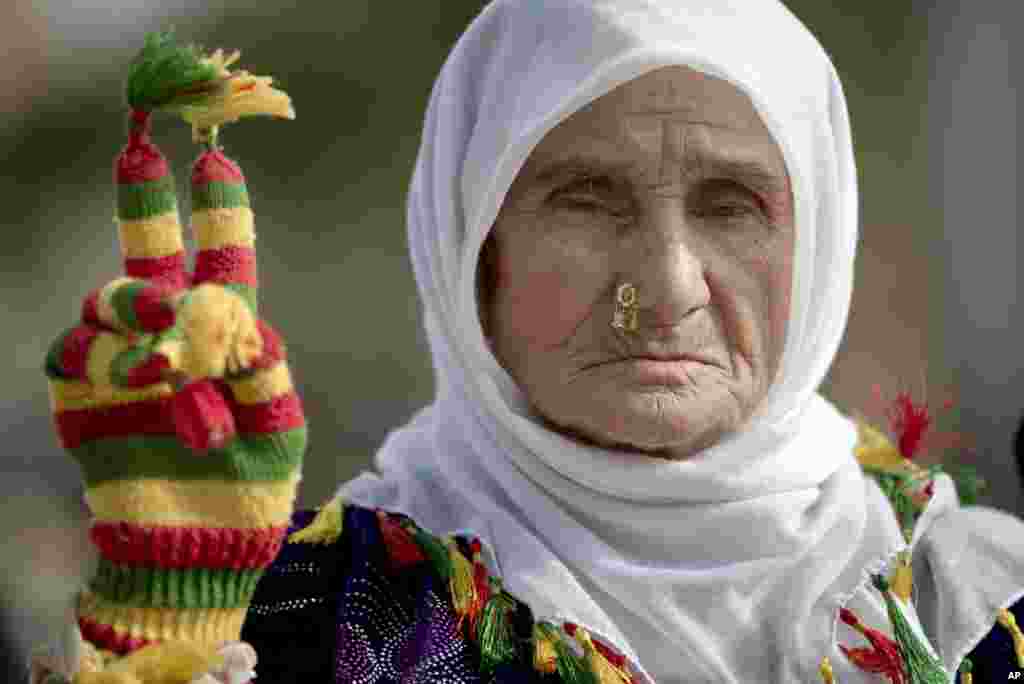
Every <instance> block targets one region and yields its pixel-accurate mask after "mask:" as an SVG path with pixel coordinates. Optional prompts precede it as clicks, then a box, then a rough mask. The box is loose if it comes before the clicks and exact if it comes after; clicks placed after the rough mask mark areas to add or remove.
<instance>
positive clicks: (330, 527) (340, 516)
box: [288, 496, 344, 544]
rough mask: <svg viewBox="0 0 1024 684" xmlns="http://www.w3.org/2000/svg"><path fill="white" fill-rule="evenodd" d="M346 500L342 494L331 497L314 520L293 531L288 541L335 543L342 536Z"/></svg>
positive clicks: (296, 542)
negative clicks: (343, 499) (344, 500)
mask: <svg viewBox="0 0 1024 684" xmlns="http://www.w3.org/2000/svg"><path fill="white" fill-rule="evenodd" d="M343 509H344V502H343V501H342V498H341V497H340V496H337V497H335V498H333V499H331V501H330V502H328V503H327V504H326V505H324V506H322V507H321V508H320V510H319V511H318V512H317V514H316V517H315V518H313V521H312V522H311V523H309V524H308V525H306V526H305V527H303V528H302V529H301V530H298V531H296V532H292V533H291V534H290V535H289V536H288V541H290V542H292V543H293V544H300V543H301V544H333V543H334V542H336V541H337V540H338V538H339V537H340V536H341V533H342V532H343V531H344V530H343V524H344V510H343Z"/></svg>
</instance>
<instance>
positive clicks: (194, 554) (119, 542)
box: [89, 522, 288, 570]
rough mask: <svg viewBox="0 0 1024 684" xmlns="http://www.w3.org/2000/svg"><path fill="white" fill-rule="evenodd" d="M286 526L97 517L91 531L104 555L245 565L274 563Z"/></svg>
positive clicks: (133, 560) (131, 561) (181, 564)
mask: <svg viewBox="0 0 1024 684" xmlns="http://www.w3.org/2000/svg"><path fill="white" fill-rule="evenodd" d="M287 531H288V527H287V525H284V526H279V527H264V528H260V529H235V528H226V527H220V528H217V527H166V526H154V527H149V526H145V525H137V524H134V523H128V522H94V523H93V524H92V528H91V529H90V530H89V536H90V538H91V539H92V541H93V543H94V544H96V546H97V548H99V550H100V553H102V554H103V556H104V557H105V558H107V559H109V560H111V561H114V562H116V563H121V564H124V565H156V566H160V567H163V568H189V567H204V568H232V569H235V570H241V569H243V568H264V567H267V566H268V565H270V563H271V562H272V561H273V560H274V558H275V557H276V556H277V554H278V552H279V551H280V550H281V544H282V543H283V541H284V536H285V534H286V533H287Z"/></svg>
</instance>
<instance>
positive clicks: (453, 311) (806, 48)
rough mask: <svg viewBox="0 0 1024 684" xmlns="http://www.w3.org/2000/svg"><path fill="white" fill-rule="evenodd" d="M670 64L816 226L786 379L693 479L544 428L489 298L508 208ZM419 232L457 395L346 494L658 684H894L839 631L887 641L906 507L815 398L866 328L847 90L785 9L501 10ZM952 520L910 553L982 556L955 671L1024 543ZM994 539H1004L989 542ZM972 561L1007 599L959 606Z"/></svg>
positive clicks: (1022, 574)
mask: <svg viewBox="0 0 1024 684" xmlns="http://www.w3.org/2000/svg"><path fill="white" fill-rule="evenodd" d="M667 65H686V66H690V67H692V68H694V69H697V70H699V71H702V72H705V73H707V74H709V75H712V76H715V77H718V78H722V79H725V80H726V81H728V82H730V83H732V84H733V85H735V86H736V87H737V88H739V89H740V90H741V91H743V92H744V93H746V94H747V95H748V96H749V97H750V99H751V101H752V102H753V104H754V107H755V109H756V111H757V112H758V113H759V114H760V116H761V118H762V119H763V120H764V122H765V124H766V125H767V127H768V130H769V131H770V132H771V133H772V135H773V136H774V138H775V140H776V142H777V143H778V145H779V147H780V149H781V150H782V153H783V157H784V159H785V161H786V165H787V169H788V172H789V176H790V179H791V183H792V189H793V197H794V201H795V214H794V215H795V227H796V242H795V251H796V254H795V260H794V276H793V277H794V282H793V295H792V310H791V317H790V321H789V326H788V332H787V338H786V344H785V348H784V352H783V357H782V363H781V370H780V373H779V376H778V378H777V380H776V382H775V383H774V384H773V386H772V388H771V390H770V392H769V395H768V397H767V398H766V399H765V401H764V402H763V404H762V405H761V407H760V408H759V411H758V413H757V415H756V416H755V419H754V420H752V421H751V422H750V423H749V424H748V425H747V426H746V427H745V428H744V429H743V430H742V431H741V433H739V434H737V435H734V436H732V437H730V438H728V439H726V440H723V441H722V442H720V443H719V444H717V445H715V446H713V447H712V448H710V449H707V450H705V451H704V452H702V453H701V454H698V455H697V456H696V457H694V458H692V459H690V460H687V461H682V462H672V461H665V460H661V459H655V458H650V457H647V456H645V455H643V454H641V453H622V452H615V451H610V450H604V449H599V448H595V447H592V446H587V445H583V444H581V443H579V442H576V441H573V440H572V439H570V438H568V437H566V436H564V435H562V434H559V433H557V432H553V431H551V430H550V429H548V428H547V427H545V426H544V425H543V424H542V423H541V422H540V421H539V420H538V419H537V418H536V417H535V416H533V415H532V413H531V411H530V409H529V408H528V404H527V401H526V399H525V397H524V395H523V393H522V391H521V390H520V388H519V387H518V386H517V385H516V383H515V382H514V381H513V380H512V378H511V377H510V376H509V375H508V373H507V372H506V371H505V370H504V369H503V368H502V367H501V366H499V365H498V363H497V361H496V359H495V358H494V356H493V355H492V354H491V352H490V350H489V348H488V346H487V343H486V340H485V337H484V334H483V330H482V328H481V324H480V319H479V317H478V309H477V302H476V278H475V276H476V270H477V264H478V260H479V252H480V248H481V245H482V244H483V242H484V239H485V238H486V236H487V233H488V231H489V230H490V228H491V226H492V224H493V223H494V220H495V218H496V216H497V214H498V211H499V209H500V207H501V204H502V201H503V199H504V197H505V193H506V192H507V190H508V189H509V186H510V185H511V183H512V181H513V179H514V178H515V176H516V174H517V173H518V172H519V170H520V168H521V167H522V166H523V164H524V162H525V161H526V159H527V157H528V156H529V154H530V152H531V151H532V150H533V148H534V147H535V146H536V145H537V143H538V142H539V141H540V140H541V138H542V137H543V136H544V135H545V134H546V133H547V132H548V131H550V130H551V129H552V128H554V127H555V126H556V125H557V124H558V123H560V122H561V121H563V120H565V119H566V118H567V117H568V116H570V115H571V114H572V113H573V112H575V111H577V110H579V109H581V108H582V107H584V106H585V105H587V104H588V103H590V102H591V101H593V100H594V99H596V98H598V97H600V96H601V95H603V94H605V93H607V92H609V91H610V90H612V89H613V88H615V87H616V86H618V85H621V84H623V83H625V82H627V81H629V80H631V79H633V78H636V77H638V76H640V75H642V74H644V73H646V72H648V71H651V70H653V69H656V68H658V67H662V66H667ZM408 230H409V244H410V250H411V256H412V262H413V265H414V267H415V271H416V281H417V284H418V286H419V291H420V296H421V299H422V302H423V315H424V321H425V326H426V329H427V333H428V337H429V340H430V348H431V353H432V355H433V363H434V369H435V373H436V384H437V397H436V399H435V401H434V402H433V403H432V404H431V405H430V406H428V407H426V408H424V409H423V410H421V411H420V412H419V413H418V414H417V415H416V416H415V417H414V418H413V419H412V421H410V423H409V424H408V425H406V426H404V427H402V428H401V429H398V430H396V431H394V432H392V433H390V434H389V436H388V438H387V440H386V441H385V444H384V445H383V447H382V448H381V450H380V452H379V453H378V455H377V466H378V468H379V469H380V471H381V475H380V476H377V475H374V474H369V473H368V474H363V475H361V476H360V477H358V478H356V479H355V480H352V481H351V482H349V483H346V484H345V485H343V486H342V488H341V491H340V493H341V494H342V495H344V496H345V497H346V498H347V499H348V500H349V501H351V502H353V503H358V504H362V505H366V506H375V507H380V508H384V509H387V510H391V511H397V512H401V513H404V514H406V515H409V516H411V517H412V518H413V519H415V520H416V521H417V522H418V523H419V524H420V525H421V526H423V527H425V528H426V529H428V530H430V531H431V532H433V533H435V534H450V533H471V534H474V535H477V536H479V537H481V539H482V540H483V541H484V542H485V543H486V544H487V545H489V546H490V547H491V548H492V549H493V551H494V558H493V559H492V561H493V562H494V564H495V566H496V568H495V569H496V570H497V571H498V572H499V573H500V574H501V576H502V578H503V579H504V581H505V586H506V588H507V589H508V590H509V591H510V592H511V593H512V594H513V595H515V596H516V597H517V598H519V599H521V600H524V601H526V602H527V603H528V604H529V605H530V606H531V608H532V609H533V611H534V613H535V616H536V617H537V618H538V619H553V620H555V621H561V620H569V621H573V622H576V623H579V624H582V625H584V626H585V627H587V628H589V629H590V630H591V631H592V632H593V633H594V634H596V635H598V636H600V637H601V638H603V639H605V640H607V641H608V642H610V643H611V644H612V645H613V646H614V647H616V648H618V649H620V650H622V651H623V652H625V654H626V655H627V656H629V657H630V660H631V661H632V663H633V665H634V667H635V668H636V670H637V672H638V673H639V674H640V675H641V676H647V677H650V678H653V680H655V681H657V682H659V684H668V683H671V682H716V683H719V682H745V683H749V682H753V681H757V682H794V681H803V682H810V681H818V675H817V666H818V663H819V662H820V660H821V658H822V656H825V655H828V656H829V657H830V658H831V660H832V663H833V667H834V668H835V670H836V674H837V677H838V679H839V680H840V681H842V682H844V684H852V683H853V682H861V681H865V682H867V681H874V680H873V679H872V678H871V677H873V675H870V676H869V675H864V674H863V673H861V672H860V671H858V670H855V669H853V668H852V666H851V665H850V664H849V663H848V662H847V660H846V658H845V657H844V656H843V655H842V654H841V652H840V651H838V649H837V648H836V638H837V636H838V637H839V638H840V640H841V642H842V643H849V644H852V645H858V646H860V645H863V643H862V642H861V641H859V639H860V637H859V636H857V635H856V634H855V633H854V632H852V631H851V630H848V628H847V627H846V626H845V625H841V624H840V625H839V626H838V627H837V624H836V614H837V611H836V608H837V606H838V605H839V604H840V603H843V604H847V605H849V606H850V607H851V608H854V609H855V610H856V612H857V613H858V615H860V616H861V618H862V619H863V620H864V621H865V622H867V623H868V624H870V625H873V626H875V627H879V628H885V627H886V626H887V624H888V623H887V620H886V617H885V610H884V605H883V604H882V602H881V601H880V599H879V597H878V595H877V592H875V591H874V590H873V589H871V588H870V587H869V586H867V585H866V580H867V573H868V572H869V571H871V570H875V569H878V568H879V567H881V566H882V565H883V564H885V563H886V562H888V561H889V560H891V559H892V557H893V555H894V554H895V553H896V552H897V551H899V550H900V549H901V548H903V546H904V544H903V542H902V538H901V534H900V531H899V529H898V527H897V524H896V522H895V519H894V517H893V515H892V512H891V509H890V504H889V502H888V501H887V500H886V499H885V498H884V496H883V495H882V493H881V492H880V490H879V489H878V488H877V486H875V485H874V484H873V483H872V482H870V481H867V480H865V479H864V477H863V476H862V474H861V471H860V468H859V466H858V465H857V463H856V461H855V460H854V458H853V456H852V447H853V444H854V441H855V429H854V427H853V425H852V424H851V423H850V421H849V420H847V419H846V418H844V417H843V416H842V415H841V414H840V413H839V412H838V411H837V410H836V409H835V408H834V407H832V406H831V405H830V404H829V403H828V402H827V401H826V400H825V399H824V398H822V397H821V396H820V395H819V394H817V389H818V386H819V385H820V383H821V381H822V380H823V378H824V376H825V374H826V372H827V370H828V368H829V366H830V364H831V363H832V359H833V357H834V355H835V352H836V349H837V347H838V345H839V343H840V340H841V338H842V334H843V329H844V326H845V324H846V317H847V311H848V308H849V301H850V293H851V287H852V281H853V260H854V251H855V245H856V237H857V187H856V169H855V166H854V160H853V152H852V145H851V140H850V129H849V123H848V120H847V113H846V103H845V99H844V97H843V92H842V87H841V85H840V83H839V79H838V77H837V75H836V73H835V70H834V68H833V67H832V64H831V62H830V61H829V59H828V56H827V55H826V54H825V52H824V51H823V49H822V48H821V46H820V45H819V44H818V42H817V41H816V40H815V39H814V37H813V36H812V35H811V34H810V33H809V32H808V31H807V30H806V29H805V28H804V27H803V25H802V24H801V23H800V22H799V21H798V20H797V19H796V18H795V17H793V16H792V15H791V14H790V13H789V12H788V11H787V10H786V9H785V7H783V5H782V4H780V3H779V2H776V1H775V0H672V1H669V0H662V1H656V0H590V1H585V0H545V1H544V2H536V1H525V0H520V1H516V0H499V1H497V2H494V3H492V4H491V5H489V6H488V7H487V8H486V9H484V11H483V12H482V13H481V14H480V16H479V17H478V18H477V19H476V20H475V21H474V22H473V24H472V25H471V26H470V27H469V29H468V30H467V31H466V33H465V34H464V35H463V36H462V38H461V39H460V40H459V42H458V44H457V45H456V46H455V48H454V49H453V51H452V53H451V55H450V56H449V58H448V61H447V62H446V64H445V66H444V68H443V70H442V72H441V75H440V76H439V78H438V79H437V81H436V83H435V85H434V89H433V92H432V95H431V99H430V104H429V107H428V110H427V114H426V120H425V125H424V130H423V141H422V145H421V147H420V152H419V157H418V159H417V163H416V169H415V173H414V176H413V180H412V186H411V189H410V194H409V198H408ZM956 508H957V504H956V497H955V493H954V492H953V490H952V485H951V482H950V481H949V479H948V478H946V477H945V476H941V477H940V478H939V480H938V482H937V487H936V494H935V496H934V498H933V501H932V503H931V504H930V505H929V508H928V510H927V512H926V513H925V516H924V518H923V519H922V521H921V523H920V524H919V526H918V535H917V536H918V538H919V539H920V538H921V536H922V535H924V534H925V532H926V531H928V530H929V529H931V530H935V529H938V528H942V527H943V525H945V527H946V528H949V529H948V531H947V533H944V534H942V535H939V536H937V537H935V538H934V539H928V540H925V541H923V542H922V543H920V544H917V543H916V542H917V541H918V540H917V539H915V548H918V549H919V550H921V551H922V552H924V553H926V554H927V553H928V550H929V549H938V551H936V552H935V553H937V554H938V557H939V560H938V561H937V562H938V564H939V565H942V564H943V563H945V561H946V560H948V557H945V558H944V557H942V553H945V551H946V546H948V545H949V544H950V543H959V544H961V549H964V548H967V549H968V550H969V551H970V553H971V555H969V556H964V555H963V554H962V553H960V554H959V555H958V558H957V559H956V562H953V563H946V565H944V566H943V567H940V568H939V569H938V570H937V571H936V572H935V573H934V574H935V583H934V586H933V587H932V588H931V590H930V592H931V593H930V594H929V595H928V597H922V598H921V599H919V604H920V602H921V601H925V602H926V603H927V604H928V608H927V610H929V611H930V614H933V617H934V619H935V622H934V625H936V626H928V631H929V633H930V634H931V635H932V636H933V637H934V638H935V643H936V644H937V646H938V650H939V652H940V654H941V656H942V658H943V661H944V662H945V664H946V666H947V668H949V669H950V671H951V672H952V669H953V668H955V667H956V665H957V664H958V663H959V659H960V658H961V657H962V656H963V655H964V654H965V653H966V652H967V651H968V650H969V649H970V648H971V647H973V645H974V643H975V642H976V641H977V640H978V639H980V638H981V636H983V635H984V633H985V632H986V631H987V630H988V628H990V627H991V626H992V622H993V620H994V616H995V613H996V611H997V610H998V609H999V608H1001V607H1005V606H1006V605H1008V604H1009V603H1010V602H1011V599H1013V598H1015V597H1019V596H1020V595H1021V593H1024V534H1021V532H1024V526H1020V523H1019V522H1017V521H1016V520H1014V519H1013V518H1010V517H1009V516H1006V515H1004V514H1000V513H997V512H995V511H988V510H984V509H975V510H974V511H973V512H972V513H970V514H969V515H968V514H966V513H956V512H955V509H956ZM951 511H953V512H954V513H955V514H950V512H951ZM944 514H945V517H943V516H944ZM970 516H974V517H973V518H972V517H970ZM933 521H934V524H933ZM979 523H980V524H981V526H979ZM1015 525H1016V526H1018V527H1017V528H1014V527H1013V526H1015ZM984 526H995V527H996V529H998V530H1000V531H1003V532H1005V533H1006V534H1007V535H1008V536H1006V537H1004V538H1003V539H1001V540H1000V541H999V542H998V543H997V542H994V541H993V540H994V539H999V535H998V534H997V533H993V534H996V536H993V535H992V534H989V533H987V532H984V530H985V527H984ZM979 530H980V531H979ZM1014 530H1016V531H1014ZM1011 533H1012V535H1015V538H1014V537H1013V536H1012V535H1011ZM979 534H980V535H982V536H981V537H979V536H978V535H979ZM957 535H959V537H958V536H957ZM982 537H984V539H982ZM951 539H952V540H955V541H954V542H950V540H951ZM935 540H938V541H935ZM1008 544H1016V546H1015V547H1013V548H1010V547H1009V546H1007V545H1008ZM950 548H954V547H950ZM1000 554H1002V555H1001V556H1000ZM997 556H998V558H996V557H997ZM915 558H916V556H915ZM993 559H995V560H993ZM928 560H932V561H933V562H932V565H933V566H934V565H935V564H936V561H935V560H934V559H932V558H930V557H929V558H928ZM990 562H991V563H997V566H998V570H997V571H996V572H995V573H993V571H992V570H991V568H988V566H987V564H988V563H990ZM975 564H978V565H977V567H980V568H985V572H984V573H983V574H982V575H981V576H985V577H995V580H994V581H990V582H988V583H987V584H986V585H985V586H983V587H979V588H974V589H969V590H965V589H964V583H965V582H970V581H971V580H973V579H976V578H978V577H979V575H977V574H975V575H973V576H971V575H967V574H965V571H969V570H970V568H968V567H967V566H968V565H970V566H971V567H974V566H975ZM1000 573H1001V574H1000ZM965 596H967V597H968V598H967V601H966V603H965V602H964V601H963V600H961V599H963V598H964V597H965ZM964 606H967V607H966V608H965V607H964ZM938 625H941V626H938Z"/></svg>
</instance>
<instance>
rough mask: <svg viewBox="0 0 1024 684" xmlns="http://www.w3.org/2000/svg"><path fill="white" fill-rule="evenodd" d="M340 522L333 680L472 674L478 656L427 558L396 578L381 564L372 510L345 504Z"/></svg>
mask: <svg viewBox="0 0 1024 684" xmlns="http://www.w3.org/2000/svg"><path fill="white" fill-rule="evenodd" d="M345 529H346V531H348V532H349V533H350V534H349V535H347V536H349V538H350V540H351V541H352V546H351V547H350V548H349V554H350V556H349V557H350V559H351V564H350V566H349V576H348V578H347V580H346V582H345V590H344V592H343V593H342V595H341V597H340V600H339V602H338V623H337V639H338V640H337V649H336V654H337V655H336V658H335V671H334V677H335V682H337V683H338V684H342V683H344V684H349V683H350V682H351V683H352V684H392V683H395V684H399V683H400V684H427V683H428V682H452V683H458V684H462V683H464V682H465V683H467V684H468V683H469V682H479V681H480V675H479V660H478V658H476V657H475V653H474V652H473V649H472V648H471V647H470V644H469V643H468V642H467V641H466V640H465V639H464V638H463V636H462V634H460V633H459V631H458V628H457V622H456V615H455V611H454V610H453V608H452V606H451V604H450V602H449V601H448V598H447V587H445V586H443V585H442V584H441V582H440V578H438V577H437V576H436V575H435V574H434V572H433V571H432V568H431V567H430V565H429V564H427V563H421V564H419V565H416V566H413V567H412V568H410V569H409V571H408V572H407V573H405V574H404V576H403V577H402V578H401V579H400V581H397V580H396V578H395V577H394V576H392V575H390V574H389V573H388V571H387V570H386V563H385V558H384V557H383V555H382V553H381V552H382V551H383V543H382V540H381V539H380V532H379V530H378V527H377V519H376V515H375V514H374V513H373V512H372V511H367V510H365V509H358V508H354V507H353V508H350V509H348V511H347V513H346V516H345ZM396 585H404V586H402V587H401V588H400V587H399V586H396ZM438 585H441V586H438ZM396 589H399V590H397V591H396ZM401 589H404V590H401Z"/></svg>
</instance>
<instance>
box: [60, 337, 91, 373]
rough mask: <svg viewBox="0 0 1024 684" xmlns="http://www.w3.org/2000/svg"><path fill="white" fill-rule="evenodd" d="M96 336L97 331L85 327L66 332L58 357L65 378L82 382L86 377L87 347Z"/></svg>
mask: <svg viewBox="0 0 1024 684" xmlns="http://www.w3.org/2000/svg"><path fill="white" fill-rule="evenodd" d="M98 334H99V331H98V330H96V329H95V328H93V327H91V326H87V325H79V326H76V327H75V328H73V329H72V330H70V331H69V332H68V334H67V336H66V337H65V338H64V349H63V351H62V352H61V355H60V368H61V370H62V371H63V372H64V374H65V376H66V377H69V378H80V379H83V380H84V379H85V378H86V377H87V373H86V360H87V359H88V358H89V347H90V346H92V342H93V340H94V339H96V336H97V335H98Z"/></svg>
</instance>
